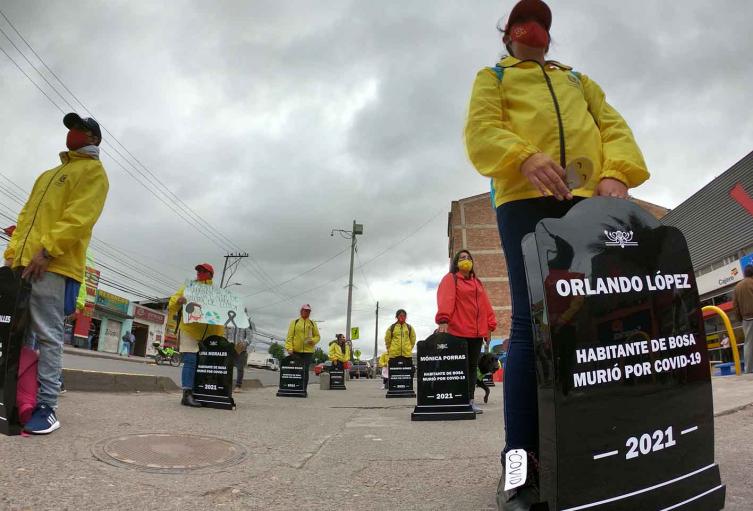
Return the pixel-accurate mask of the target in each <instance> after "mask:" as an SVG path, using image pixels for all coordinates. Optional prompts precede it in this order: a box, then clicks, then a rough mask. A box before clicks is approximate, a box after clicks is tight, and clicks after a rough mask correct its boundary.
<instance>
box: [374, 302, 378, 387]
mask: <svg viewBox="0 0 753 511" xmlns="http://www.w3.org/2000/svg"><path fill="white" fill-rule="evenodd" d="M378 343H379V301H377V307H376V328H375V329H374V375H375V376H376V369H377V351H378V349H379V345H378Z"/></svg>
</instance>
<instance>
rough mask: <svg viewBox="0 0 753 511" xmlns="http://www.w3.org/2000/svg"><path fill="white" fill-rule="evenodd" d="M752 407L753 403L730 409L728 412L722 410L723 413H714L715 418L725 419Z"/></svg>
mask: <svg viewBox="0 0 753 511" xmlns="http://www.w3.org/2000/svg"><path fill="white" fill-rule="evenodd" d="M751 407H753V403H748V404H747V405H740V406H735V407H734V408H729V409H727V410H722V411H719V412H716V413H714V418H717V417H724V416H725V415H732V414H733V413H737V412H741V411H743V410H746V409H748V408H751Z"/></svg>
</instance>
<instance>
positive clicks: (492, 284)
mask: <svg viewBox="0 0 753 511" xmlns="http://www.w3.org/2000/svg"><path fill="white" fill-rule="evenodd" d="M631 200H632V201H633V202H635V203H636V204H638V205H639V206H641V207H642V208H644V209H645V210H647V211H648V212H649V213H651V214H652V215H654V216H655V217H656V218H662V217H663V216H664V215H666V214H667V212H668V210H667V209H665V208H663V207H661V206H657V205H655V204H651V203H649V202H644V201H641V200H638V199H631ZM447 236H448V238H449V243H448V255H449V257H450V259H452V257H453V256H454V255H455V253H456V252H457V251H458V250H462V249H466V250H469V251H470V252H471V253H472V254H473V260H474V261H475V264H474V269H475V270H476V274H477V275H478V277H479V278H480V279H481V280H482V281H483V282H484V287H485V288H486V291H487V292H488V293H489V300H491V303H492V307H493V309H494V314H495V315H496V316H497V323H498V326H497V329H496V330H495V331H494V332H493V333H492V337H493V338H494V339H501V338H504V339H506V338H507V336H508V335H509V333H510V318H511V310H512V307H511V302H510V288H509V284H508V278H507V265H506V264H505V256H504V254H503V253H502V244H501V242H500V240H499V231H497V217H496V214H495V211H494V209H493V208H492V204H491V198H490V194H489V192H487V193H482V194H480V195H474V196H472V197H466V198H464V199H460V200H456V201H452V206H451V209H450V213H449V218H448V222H447Z"/></svg>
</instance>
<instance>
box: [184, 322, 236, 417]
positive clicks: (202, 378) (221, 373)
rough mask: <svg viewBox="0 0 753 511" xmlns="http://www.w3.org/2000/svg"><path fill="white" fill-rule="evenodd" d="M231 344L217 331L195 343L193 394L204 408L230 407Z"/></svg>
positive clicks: (232, 360)
mask: <svg viewBox="0 0 753 511" xmlns="http://www.w3.org/2000/svg"><path fill="white" fill-rule="evenodd" d="M234 361H235V345H234V344H233V343H231V342H230V341H228V340H227V339H225V338H224V337H220V336H219V335H211V336H209V337H207V338H206V339H204V340H203V341H201V342H200V343H199V352H198V354H197V357H196V373H195V374H196V376H195V377H194V384H193V395H194V397H195V398H196V401H198V402H200V403H201V404H202V405H204V406H206V407H208V408H221V409H223V410H233V409H234V408H235V401H234V400H233V365H234V364H233V363H234Z"/></svg>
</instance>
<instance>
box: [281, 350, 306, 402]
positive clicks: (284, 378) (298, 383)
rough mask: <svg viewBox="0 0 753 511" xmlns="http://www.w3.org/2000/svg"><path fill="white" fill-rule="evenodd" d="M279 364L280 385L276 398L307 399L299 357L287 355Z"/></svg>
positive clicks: (302, 365)
mask: <svg viewBox="0 0 753 511" xmlns="http://www.w3.org/2000/svg"><path fill="white" fill-rule="evenodd" d="M281 362H282V363H281V364H280V385H279V387H278V389H277V396H278V397H308V392H307V391H306V387H305V386H304V374H303V371H304V364H303V360H302V359H301V358H300V357H296V356H295V355H288V356H287V357H285V358H283V359H282V361H281Z"/></svg>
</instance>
